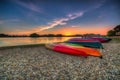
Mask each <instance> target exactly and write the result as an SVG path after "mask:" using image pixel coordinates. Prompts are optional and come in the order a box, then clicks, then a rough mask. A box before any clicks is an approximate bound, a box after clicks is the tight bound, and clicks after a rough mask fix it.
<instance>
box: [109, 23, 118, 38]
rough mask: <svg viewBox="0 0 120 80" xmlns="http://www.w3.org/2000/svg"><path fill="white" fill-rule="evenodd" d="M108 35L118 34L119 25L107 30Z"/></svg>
mask: <svg viewBox="0 0 120 80" xmlns="http://www.w3.org/2000/svg"><path fill="white" fill-rule="evenodd" d="M107 35H108V36H120V25H117V26H116V27H114V28H113V29H112V30H109V31H108V32H107Z"/></svg>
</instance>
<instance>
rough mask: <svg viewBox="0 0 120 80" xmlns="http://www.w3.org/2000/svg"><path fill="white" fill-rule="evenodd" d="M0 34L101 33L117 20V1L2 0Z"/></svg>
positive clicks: (113, 25)
mask: <svg viewBox="0 0 120 80" xmlns="http://www.w3.org/2000/svg"><path fill="white" fill-rule="evenodd" d="M0 9H1V12H0V33H4V34H11V35H30V34H32V33H38V34H40V35H42V34H63V35H66V36H69V35H76V34H87V33H94V34H101V35H106V34H107V31H109V30H110V29H112V28H113V27H115V26H116V25H118V24H119V23H120V16H119V0H27V1H26V0H1V1H0Z"/></svg>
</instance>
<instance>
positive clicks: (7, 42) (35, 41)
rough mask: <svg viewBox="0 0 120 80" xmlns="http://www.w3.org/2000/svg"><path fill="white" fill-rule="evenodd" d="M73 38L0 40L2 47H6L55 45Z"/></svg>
mask: <svg viewBox="0 0 120 80" xmlns="http://www.w3.org/2000/svg"><path fill="white" fill-rule="evenodd" d="M70 38H72V37H39V38H30V37H23V38H22V37H20V38H0V47H5V46H16V45H28V44H42V43H53V42H63V41H66V40H68V39H70Z"/></svg>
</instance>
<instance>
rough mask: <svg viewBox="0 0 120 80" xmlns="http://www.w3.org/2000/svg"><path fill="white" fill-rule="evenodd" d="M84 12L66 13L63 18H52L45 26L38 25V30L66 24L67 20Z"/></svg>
mask: <svg viewBox="0 0 120 80" xmlns="http://www.w3.org/2000/svg"><path fill="white" fill-rule="evenodd" d="M83 14H84V12H83V11H81V12H78V13H72V14H68V15H67V17H65V18H61V19H57V20H53V21H52V22H51V23H49V24H48V25H47V26H43V27H41V26H40V29H39V31H43V30H47V29H50V28H54V27H56V26H58V25H66V24H67V22H68V21H70V20H73V19H76V18H78V17H81V16H83Z"/></svg>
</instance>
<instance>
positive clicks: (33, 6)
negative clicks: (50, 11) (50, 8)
mask: <svg viewBox="0 0 120 80" xmlns="http://www.w3.org/2000/svg"><path fill="white" fill-rule="evenodd" d="M14 2H16V3H17V4H19V5H20V6H22V7H25V8H27V9H29V10H32V11H34V12H38V13H42V10H41V8H40V7H38V6H37V4H34V3H33V2H30V1H29V2H23V1H20V0H14Z"/></svg>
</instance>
